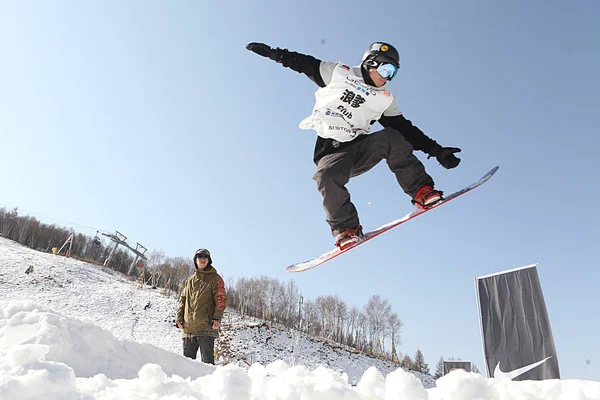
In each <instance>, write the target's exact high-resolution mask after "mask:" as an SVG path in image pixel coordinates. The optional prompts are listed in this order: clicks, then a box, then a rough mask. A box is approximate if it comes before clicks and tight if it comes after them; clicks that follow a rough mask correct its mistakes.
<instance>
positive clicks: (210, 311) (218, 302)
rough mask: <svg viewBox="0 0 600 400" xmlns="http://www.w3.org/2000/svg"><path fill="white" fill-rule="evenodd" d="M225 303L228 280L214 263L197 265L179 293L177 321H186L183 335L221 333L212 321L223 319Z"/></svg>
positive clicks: (213, 334) (216, 334)
mask: <svg viewBox="0 0 600 400" xmlns="http://www.w3.org/2000/svg"><path fill="white" fill-rule="evenodd" d="M226 304H227V297H226V295H225V283H224V282H223V279H222V278H221V276H219V274H217V270H216V269H215V268H214V267H212V266H211V267H209V268H207V269H206V270H199V269H196V273H195V274H194V275H192V276H191V277H189V278H188V280H187V281H186V282H185V286H184V288H183V290H182V292H181V296H179V307H178V308H177V321H178V322H182V323H183V333H182V336H183V337H188V336H215V337H216V336H219V330H218V329H216V330H215V329H213V328H212V324H213V321H219V322H221V318H223V313H224V312H225V306H226Z"/></svg>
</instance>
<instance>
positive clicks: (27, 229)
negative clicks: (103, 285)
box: [0, 208, 133, 274]
mask: <svg viewBox="0 0 600 400" xmlns="http://www.w3.org/2000/svg"><path fill="white" fill-rule="evenodd" d="M71 234H73V243H72V245H70V246H69V245H67V246H65V249H63V250H62V251H61V255H64V254H65V252H66V249H69V248H70V250H71V253H70V256H71V257H75V258H78V259H82V260H85V261H89V262H93V263H95V264H102V263H103V262H104V260H106V258H107V257H108V255H109V254H110V252H111V250H112V247H111V246H104V245H103V244H102V243H101V242H98V241H96V240H95V237H94V236H87V235H84V234H82V233H75V232H73V231H72V230H68V229H66V228H63V227H60V226H57V225H49V224H45V223H42V222H40V221H38V220H37V219H36V218H35V217H32V216H29V215H19V213H18V209H16V208H15V209H13V210H6V208H0V235H2V236H3V237H5V238H8V239H11V240H14V241H15V242H17V243H20V244H22V245H24V246H27V247H30V248H32V249H35V250H39V251H43V252H46V253H48V252H50V251H51V250H52V248H57V249H59V250H60V248H61V247H62V246H63V244H65V242H66V241H67V239H68V238H69V236H70V235H71ZM132 262H133V257H132V256H131V255H130V254H128V252H126V251H123V250H117V251H115V253H114V254H113V258H112V260H111V265H110V266H111V267H112V268H113V269H115V270H116V271H119V272H122V273H125V274H126V273H127V271H128V269H129V266H130V265H131V263H132Z"/></svg>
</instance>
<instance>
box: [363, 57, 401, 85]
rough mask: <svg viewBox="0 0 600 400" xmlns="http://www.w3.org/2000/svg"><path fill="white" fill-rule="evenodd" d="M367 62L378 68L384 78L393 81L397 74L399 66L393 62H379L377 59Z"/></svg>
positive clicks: (370, 65)
mask: <svg viewBox="0 0 600 400" xmlns="http://www.w3.org/2000/svg"><path fill="white" fill-rule="evenodd" d="M365 64H366V65H368V66H369V67H371V68H376V69H377V73H378V74H379V75H381V77H382V78H384V79H387V80H388V81H391V80H392V79H394V76H396V73H397V72H398V67H397V66H395V65H394V64H392V63H385V62H378V61H375V60H367V61H365Z"/></svg>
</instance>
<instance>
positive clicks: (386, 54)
mask: <svg viewBox="0 0 600 400" xmlns="http://www.w3.org/2000/svg"><path fill="white" fill-rule="evenodd" d="M367 60H374V61H377V62H378V63H383V62H388V63H390V64H394V65H395V66H396V67H397V68H400V54H398V50H396V48H395V47H394V46H392V45H391V44H389V43H385V42H375V43H373V44H371V45H370V46H369V48H368V49H367V51H365V54H364V55H363V59H362V62H363V65H364V62H365V61H367Z"/></svg>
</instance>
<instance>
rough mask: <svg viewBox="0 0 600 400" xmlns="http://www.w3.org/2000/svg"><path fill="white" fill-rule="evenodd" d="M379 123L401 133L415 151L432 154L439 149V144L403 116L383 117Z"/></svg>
mask: <svg viewBox="0 0 600 400" xmlns="http://www.w3.org/2000/svg"><path fill="white" fill-rule="evenodd" d="M379 123H380V124H381V125H382V126H383V127H384V128H392V129H395V130H397V131H398V132H400V133H401V134H402V136H404V137H405V138H406V140H408V142H409V143H410V144H411V145H412V147H413V148H414V149H415V150H421V151H422V152H424V153H427V154H431V152H432V151H435V149H436V148H437V147H439V144H437V142H436V141H435V140H433V139H431V138H430V137H429V136H427V135H426V134H424V133H423V131H422V130H420V129H419V128H417V127H416V126H414V125H413V124H412V122H410V120H408V119H406V118H404V116H403V115H394V116H392V117H386V116H382V117H381V118H380V119H379Z"/></svg>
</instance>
